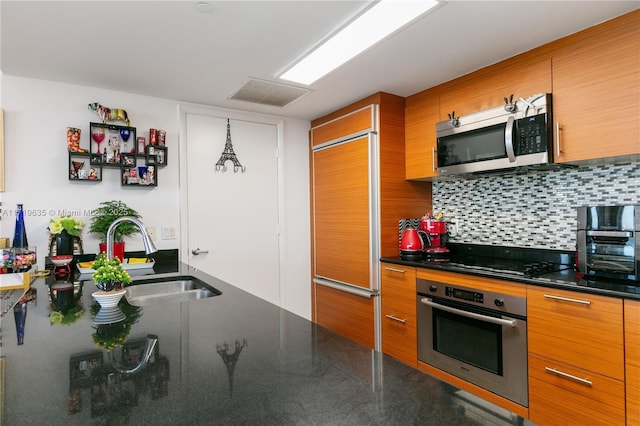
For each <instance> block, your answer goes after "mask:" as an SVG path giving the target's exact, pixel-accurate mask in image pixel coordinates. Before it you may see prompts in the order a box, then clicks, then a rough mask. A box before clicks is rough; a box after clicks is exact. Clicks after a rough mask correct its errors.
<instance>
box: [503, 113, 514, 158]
mask: <svg viewBox="0 0 640 426" xmlns="http://www.w3.org/2000/svg"><path fill="white" fill-rule="evenodd" d="M514 121H515V119H514V118H513V115H510V116H509V118H508V119H507V125H506V127H505V129H504V147H505V148H506V150H507V157H509V162H510V163H513V162H515V161H516V154H515V152H514V151H513V123H514Z"/></svg>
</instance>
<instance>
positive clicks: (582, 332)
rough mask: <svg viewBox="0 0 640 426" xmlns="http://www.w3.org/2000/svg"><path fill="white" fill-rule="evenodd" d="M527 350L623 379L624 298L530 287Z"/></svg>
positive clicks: (528, 294) (528, 290)
mask: <svg viewBox="0 0 640 426" xmlns="http://www.w3.org/2000/svg"><path fill="white" fill-rule="evenodd" d="M527 325H528V341H529V352H530V353H534V354H537V355H541V356H543V357H547V358H550V359H554V360H557V361H560V362H563V363H566V364H569V365H574V366H576V367H580V368H584V369H586V370H588V371H592V372H595V373H599V374H602V375H605V376H609V377H612V378H615V379H618V380H624V335H623V316H622V300H621V299H615V298H611V297H604V296H598V295H592V294H586V293H578V292H573V291H565V290H556V289H552V288H543V287H534V286H529V287H528V288H527Z"/></svg>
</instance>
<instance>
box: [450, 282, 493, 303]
mask: <svg viewBox="0 0 640 426" xmlns="http://www.w3.org/2000/svg"><path fill="white" fill-rule="evenodd" d="M444 294H445V295H447V296H449V297H451V298H454V299H462V300H466V301H467V302H476V303H484V294H482V293H480V292H478V291H471V290H465V289H462V288H457V287H449V286H446V287H445V288H444Z"/></svg>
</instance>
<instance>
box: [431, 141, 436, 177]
mask: <svg viewBox="0 0 640 426" xmlns="http://www.w3.org/2000/svg"><path fill="white" fill-rule="evenodd" d="M431 171H432V172H435V171H436V147H435V146H432V147H431Z"/></svg>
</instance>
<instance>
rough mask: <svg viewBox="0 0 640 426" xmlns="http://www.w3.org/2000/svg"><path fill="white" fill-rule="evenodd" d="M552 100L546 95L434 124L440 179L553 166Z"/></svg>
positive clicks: (510, 102) (453, 115)
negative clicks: (512, 169) (526, 167)
mask: <svg viewBox="0 0 640 426" xmlns="http://www.w3.org/2000/svg"><path fill="white" fill-rule="evenodd" d="M552 123H553V121H552V117H551V94H548V93H542V94H537V95H533V96H530V97H529V98H527V99H523V98H520V99H519V100H517V101H515V102H513V101H509V100H507V99H506V98H505V105H503V106H499V107H495V108H491V109H487V110H484V111H480V112H477V113H473V114H468V115H465V116H461V117H457V118H456V117H455V114H450V119H449V120H447V121H442V122H440V123H437V124H436V136H437V153H438V154H437V157H438V175H439V176H446V175H455V174H465V173H477V172H486V171H491V170H502V169H510V168H518V167H522V166H532V165H539V164H548V163H551V162H553V126H552Z"/></svg>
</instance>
